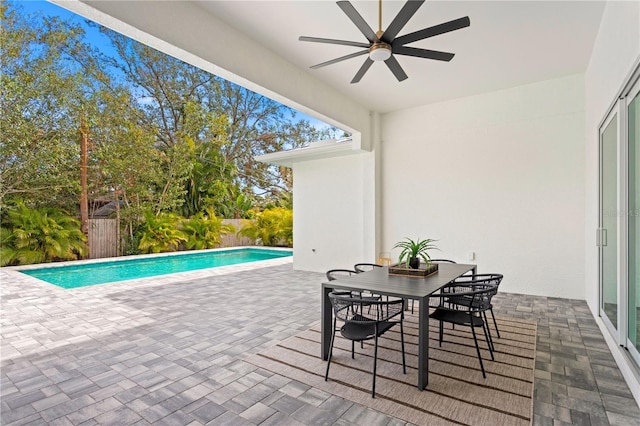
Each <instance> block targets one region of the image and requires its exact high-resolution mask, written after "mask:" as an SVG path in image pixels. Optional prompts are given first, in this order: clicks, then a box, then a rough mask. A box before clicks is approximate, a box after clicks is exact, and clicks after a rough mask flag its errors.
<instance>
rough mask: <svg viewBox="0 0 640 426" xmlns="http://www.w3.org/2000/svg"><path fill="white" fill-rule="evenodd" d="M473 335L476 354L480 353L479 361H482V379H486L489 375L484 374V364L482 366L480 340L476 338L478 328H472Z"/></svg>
mask: <svg viewBox="0 0 640 426" xmlns="http://www.w3.org/2000/svg"><path fill="white" fill-rule="evenodd" d="M471 333H472V334H473V341H474V343H475V344H476V352H477V353H478V361H480V369H481V370H482V377H484V378H485V379H486V378H487V375H486V374H485V372H484V364H482V355H480V346H478V338H477V337H476V328H475V327H474V326H473V325H472V326H471Z"/></svg>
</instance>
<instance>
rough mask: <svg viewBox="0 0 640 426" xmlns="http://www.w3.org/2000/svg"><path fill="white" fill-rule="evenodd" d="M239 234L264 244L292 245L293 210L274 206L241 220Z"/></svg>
mask: <svg viewBox="0 0 640 426" xmlns="http://www.w3.org/2000/svg"><path fill="white" fill-rule="evenodd" d="M238 233H239V234H240V235H242V236H245V237H248V238H252V239H254V240H256V241H258V240H260V241H261V242H262V244H264V245H265V246H287V247H293V211H292V210H289V209H284V208H282V207H275V208H271V209H266V210H263V211H262V212H260V213H257V214H256V215H255V217H254V218H253V219H251V220H245V221H243V228H242V229H241V230H240V231H239V232H238Z"/></svg>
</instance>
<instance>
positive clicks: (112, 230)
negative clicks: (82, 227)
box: [89, 219, 118, 259]
mask: <svg viewBox="0 0 640 426" xmlns="http://www.w3.org/2000/svg"><path fill="white" fill-rule="evenodd" d="M115 256H118V223H117V221H116V219H89V259H100V258H103V257H115Z"/></svg>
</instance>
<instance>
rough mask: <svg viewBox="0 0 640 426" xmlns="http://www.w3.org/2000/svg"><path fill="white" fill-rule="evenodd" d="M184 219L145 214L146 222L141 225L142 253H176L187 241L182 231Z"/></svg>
mask: <svg viewBox="0 0 640 426" xmlns="http://www.w3.org/2000/svg"><path fill="white" fill-rule="evenodd" d="M181 221H182V218H181V217H180V216H178V215H175V214H171V213H159V214H157V215H155V214H153V212H151V211H146V212H145V213H144V222H142V224H141V225H140V243H139V244H138V248H139V249H140V251H141V252H142V253H164V252H169V251H176V250H178V248H179V247H180V245H181V244H182V243H184V242H186V241H187V237H186V235H185V233H184V232H183V231H182V230H181V229H180V222H181Z"/></svg>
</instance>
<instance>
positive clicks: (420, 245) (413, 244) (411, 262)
mask: <svg viewBox="0 0 640 426" xmlns="http://www.w3.org/2000/svg"><path fill="white" fill-rule="evenodd" d="M405 240H406V241H400V242H399V243H397V244H396V245H395V246H393V248H399V249H402V251H401V252H400V257H399V259H398V264H401V263H402V262H404V263H405V265H406V267H407V268H411V269H418V268H419V267H420V259H422V260H424V263H429V261H430V260H431V258H430V257H429V253H428V251H429V250H431V249H437V247H436V246H435V245H434V244H433V243H434V242H435V241H436V240H432V239H429V238H427V239H424V240H420V239H416V240H415V241H413V240H412V239H411V238H405Z"/></svg>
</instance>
